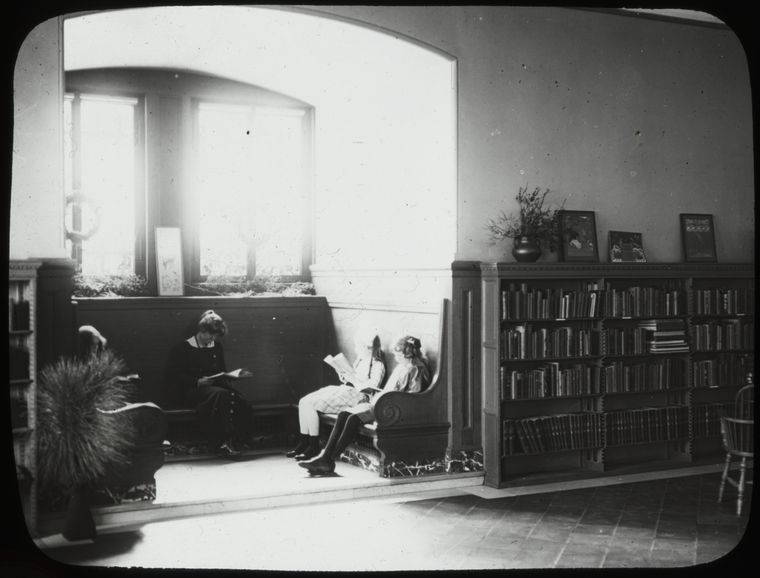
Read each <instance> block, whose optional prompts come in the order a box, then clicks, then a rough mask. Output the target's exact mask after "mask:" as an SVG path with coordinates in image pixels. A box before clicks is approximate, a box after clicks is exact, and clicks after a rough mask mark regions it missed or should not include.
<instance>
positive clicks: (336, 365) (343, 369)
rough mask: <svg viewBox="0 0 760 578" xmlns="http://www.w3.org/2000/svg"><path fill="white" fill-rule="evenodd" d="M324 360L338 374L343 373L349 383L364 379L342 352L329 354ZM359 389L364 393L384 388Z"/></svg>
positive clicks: (356, 382) (354, 383) (355, 383)
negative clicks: (357, 373)
mask: <svg viewBox="0 0 760 578" xmlns="http://www.w3.org/2000/svg"><path fill="white" fill-rule="evenodd" d="M324 362H325V363H326V364H327V365H329V366H330V367H332V368H333V369H334V370H335V371H337V372H338V374H341V373H342V374H343V375H344V376H345V378H346V382H347V383H350V384H351V385H354V386H356V385H358V384H361V382H362V380H361V379H359V378H358V376H357V375H356V371H354V368H353V366H352V365H351V364H350V363H349V362H348V359H346V356H345V355H343V354H342V353H338V354H337V355H328V356H327V357H325V359H324ZM359 391H363V392H364V393H372V392H375V391H382V389H381V388H379V387H363V388H361V389H360V390H359Z"/></svg>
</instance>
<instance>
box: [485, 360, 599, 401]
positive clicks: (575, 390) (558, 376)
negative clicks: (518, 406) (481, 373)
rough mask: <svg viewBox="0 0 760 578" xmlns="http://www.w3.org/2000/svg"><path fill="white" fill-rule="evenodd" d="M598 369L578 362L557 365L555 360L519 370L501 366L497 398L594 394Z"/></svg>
mask: <svg viewBox="0 0 760 578" xmlns="http://www.w3.org/2000/svg"><path fill="white" fill-rule="evenodd" d="M600 371H601V369H600V368H599V367H597V366H592V365H582V364H575V365H573V366H572V367H565V368H561V367H560V364H559V363H556V362H550V363H547V364H546V365H544V366H542V367H536V368H531V369H525V370H521V371H518V370H514V369H513V370H509V369H508V368H506V367H503V366H502V367H501V368H500V374H499V378H500V389H501V399H502V400H517V399H542V398H547V397H569V396H578V395H598V394H599V393H600V392H601V390H600Z"/></svg>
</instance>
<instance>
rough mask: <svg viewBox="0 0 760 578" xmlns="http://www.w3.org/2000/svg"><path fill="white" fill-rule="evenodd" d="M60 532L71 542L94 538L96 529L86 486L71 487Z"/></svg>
mask: <svg viewBox="0 0 760 578" xmlns="http://www.w3.org/2000/svg"><path fill="white" fill-rule="evenodd" d="M62 534H63V537H64V538H66V539H67V540H69V541H72V542H73V541H75V540H94V539H95V536H96V535H97V531H96V530H95V520H94V519H93V517H92V511H91V510H90V495H89V489H88V488H87V486H84V485H80V486H77V487H75V488H74V489H72V491H71V496H70V497H69V505H68V509H67V510H66V520H65V522H64V527H63V532H62Z"/></svg>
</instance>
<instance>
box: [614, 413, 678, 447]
mask: <svg viewBox="0 0 760 578" xmlns="http://www.w3.org/2000/svg"><path fill="white" fill-rule="evenodd" d="M605 436H606V437H605V441H606V445H607V446H619V445H628V444H638V443H649V442H658V441H666V440H676V439H683V438H687V437H688V436H689V408H688V407H686V406H667V407H655V408H644V409H634V410H626V411H614V412H608V413H606V414H605Z"/></svg>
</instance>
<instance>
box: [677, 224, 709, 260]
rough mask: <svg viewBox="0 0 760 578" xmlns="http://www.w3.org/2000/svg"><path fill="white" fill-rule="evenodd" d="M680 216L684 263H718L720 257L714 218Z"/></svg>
mask: <svg viewBox="0 0 760 578" xmlns="http://www.w3.org/2000/svg"><path fill="white" fill-rule="evenodd" d="M680 216H681V241H682V244H683V258H684V261H688V262H694V263H700V262H701V263H714V262H716V261H717V260H718V256H717V253H716V251H715V227H714V226H713V216H712V215H706V214H695V213H681V215H680Z"/></svg>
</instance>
